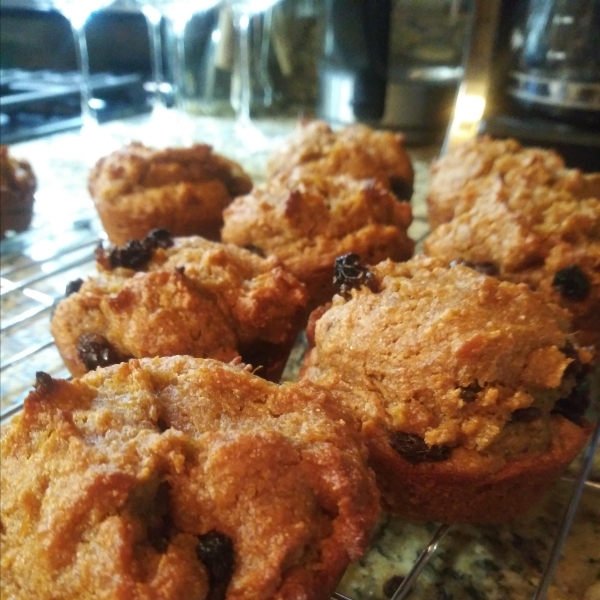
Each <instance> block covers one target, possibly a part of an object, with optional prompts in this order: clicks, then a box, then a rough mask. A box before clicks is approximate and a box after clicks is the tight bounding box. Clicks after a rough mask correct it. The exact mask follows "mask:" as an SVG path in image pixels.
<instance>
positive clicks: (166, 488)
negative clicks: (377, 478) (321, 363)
mask: <svg viewBox="0 0 600 600" xmlns="http://www.w3.org/2000/svg"><path fill="white" fill-rule="evenodd" d="M1 453H2V470H1V474H0V476H1V492H2V528H1V530H0V536H1V541H2V556H1V559H0V564H1V581H2V591H3V597H4V595H5V596H6V598H9V597H10V598H23V599H25V598H36V599H38V600H50V599H55V598H59V597H60V598H61V599H64V600H71V599H73V600H74V599H78V600H87V599H92V598H93V599H100V598H106V599H108V598H110V599H111V600H114V599H122V600H141V599H144V600H150V599H155V598H161V599H164V600H170V599H172V600H180V599H181V598H186V599H189V600H205V599H206V600H218V599H225V600H270V599H273V600H276V599H277V600H283V599H289V598H306V599H307V600H321V599H322V600H325V599H328V598H329V597H330V594H331V593H332V592H333V591H334V589H335V586H336V584H337V582H338V580H339V578H340V577H341V575H342V573H343V571H344V569H345V568H346V566H347V564H348V562H349V561H351V560H356V559H358V558H359V557H360V556H361V554H362V553H363V552H364V550H365V548H366V546H367V543H368V540H369V536H370V532H371V529H372V528H373V526H374V525H375V522H376V520H377V517H378V513H379V494H378V492H377V488H376V486H375V482H374V477H373V474H372V473H371V471H370V470H369V469H368V468H367V467H366V466H365V462H366V450H365V449H364V447H363V446H362V445H361V441H360V438H359V436H358V434H357V432H356V430H355V428H354V426H353V425H352V422H351V420H350V419H349V418H348V417H347V416H346V415H344V413H342V412H341V411H340V409H339V408H338V407H337V404H336V403H335V402H333V400H332V398H331V397H330V396H329V394H328V393H327V392H325V391H323V390H320V389H318V388H315V387H314V386H311V385H302V384H290V385H285V386H277V385H274V384H269V383H267V382H265V381H264V380H262V379H260V378H258V377H255V376H253V375H252V374H251V373H249V372H247V371H246V370H244V369H242V368H241V367H236V366H231V365H226V364H223V363H220V362H218V361H212V360H203V359H193V358H190V357H169V358H161V359H143V360H132V361H130V362H129V363H124V364H121V365H117V366H114V367H109V368H107V369H99V370H98V371H95V372H93V373H89V374H87V375H86V376H85V377H83V378H81V379H76V380H74V381H72V382H68V381H65V380H59V379H52V378H51V377H50V376H48V375H46V374H44V373H38V378H37V387H36V390H35V391H34V392H32V393H31V394H30V395H29V397H28V398H27V399H26V401H25V406H24V411H23V413H22V414H20V415H18V416H17V417H15V419H14V421H13V422H12V423H11V424H10V425H8V426H7V428H6V430H5V431H3V433H2V442H1Z"/></svg>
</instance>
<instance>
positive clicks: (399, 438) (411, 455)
mask: <svg viewBox="0 0 600 600" xmlns="http://www.w3.org/2000/svg"><path fill="white" fill-rule="evenodd" d="M390 446H391V447H392V448H393V449H394V450H395V451H396V452H397V453H398V454H399V455H400V456H402V458H404V459H405V460H407V461H408V462H409V463H411V464H413V465H418V464H419V463H423V462H440V461H442V460H448V459H449V458H450V455H451V454H452V448H450V447H449V446H442V445H437V444H435V445H433V446H428V445H427V444H426V443H425V440H424V439H423V438H421V437H419V436H418V435H415V434H414V433H405V432H403V431H396V432H394V433H393V434H392V435H391V436H390Z"/></svg>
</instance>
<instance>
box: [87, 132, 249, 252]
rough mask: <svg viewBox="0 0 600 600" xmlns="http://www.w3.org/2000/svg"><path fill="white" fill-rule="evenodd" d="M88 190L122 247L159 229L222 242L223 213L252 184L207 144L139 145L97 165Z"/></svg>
mask: <svg viewBox="0 0 600 600" xmlns="http://www.w3.org/2000/svg"><path fill="white" fill-rule="evenodd" d="M88 189H89V192H90V194H91V196H92V198H93V200H94V205H95V206H96V209H97V210H98V215H99V216H100V220H101V221H102V225H103V226H104V229H105V230H106V233H107V235H108V239H109V240H110V241H111V242H112V243H113V244H117V245H123V244H125V243H126V242H128V241H129V240H130V239H142V238H144V237H145V236H146V235H147V234H148V233H149V232H150V231H151V230H152V229H156V228H165V229H168V230H169V231H171V232H172V233H173V235H179V236H185V235H200V236H203V237H205V238H208V239H211V240H218V239H219V230H220V228H221V226H222V224H223V220H222V216H221V213H222V211H223V209H224V208H225V207H226V206H227V205H228V204H229V203H230V202H231V200H232V199H233V198H235V197H236V196H239V195H240V194H246V193H248V192H249V191H250V190H251V189H252V181H251V179H250V177H249V176H248V175H247V174H246V173H245V172H244V171H243V170H242V168H241V167H240V165H239V164H237V163H235V162H233V161H231V160H229V159H227V158H225V157H224V156H221V155H219V154H216V153H214V152H213V151H212V148H211V147H210V146H207V145H206V144H195V145H193V146H191V147H189V148H167V149H164V150H155V149H153V148H148V147H146V146H143V145H142V144H140V143H138V142H134V143H132V144H129V145H128V146H125V147H123V148H122V149H120V150H117V151H115V152H113V153H111V154H109V155H108V156H105V157H103V158H101V159H100V160H99V161H98V162H97V163H96V165H95V166H94V168H93V169H92V171H91V173H90V176H89V181H88Z"/></svg>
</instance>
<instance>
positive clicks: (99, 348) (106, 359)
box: [77, 333, 124, 371]
mask: <svg viewBox="0 0 600 600" xmlns="http://www.w3.org/2000/svg"><path fill="white" fill-rule="evenodd" d="M77 356H78V357H79V360H81V362H82V363H83V364H84V365H85V368H86V369H87V370H88V371H93V370H94V369H96V368H97V367H108V366H109V365H116V364H118V363H120V362H123V360H124V359H123V358H122V357H121V356H120V355H119V353H118V352H117V351H116V350H115V349H114V348H113V347H112V346H111V344H110V343H109V342H108V340H106V339H105V338H103V337H102V336H101V335H98V334H96V333H84V334H82V335H81V336H80V337H79V340H78V341H77Z"/></svg>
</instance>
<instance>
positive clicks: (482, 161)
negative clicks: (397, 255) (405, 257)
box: [427, 136, 600, 229]
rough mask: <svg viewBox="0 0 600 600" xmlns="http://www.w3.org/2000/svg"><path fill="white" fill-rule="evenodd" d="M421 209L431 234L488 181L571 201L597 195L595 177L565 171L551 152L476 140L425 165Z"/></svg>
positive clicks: (467, 205) (512, 143)
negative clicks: (492, 178) (498, 179)
mask: <svg viewBox="0 0 600 600" xmlns="http://www.w3.org/2000/svg"><path fill="white" fill-rule="evenodd" d="M430 172H431V178H430V184H429V189H428V194H427V208H428V213H429V222H430V224H431V228H432V229H435V228H436V227H437V226H438V225H440V224H442V223H447V222H448V221H450V220H451V219H452V218H453V217H454V216H456V215H459V214H461V213H462V212H464V211H465V210H467V209H468V208H470V207H471V206H472V205H473V203H474V202H475V200H476V199H477V198H478V197H479V195H480V194H482V193H485V191H486V189H487V186H488V181H489V180H486V179H485V178H486V177H487V176H488V175H496V174H497V175H500V176H501V177H502V178H503V179H504V180H505V181H506V182H507V183H508V184H510V185H513V184H519V183H522V184H526V185H528V186H529V187H537V186H543V187H545V188H550V189H552V190H558V191H560V190H564V191H568V192H570V193H571V194H572V195H573V196H575V197H577V198H587V197H590V196H594V195H595V196H598V195H599V194H600V173H589V174H584V173H582V172H581V171H580V170H578V169H567V168H566V167H565V163H564V161H563V159H562V158H561V157H560V156H559V155H558V154H557V153H556V152H554V151H553V150H546V149H542V148H523V147H522V146H521V144H519V142H517V140H514V139H506V140H499V139H494V138H491V137H490V136H482V137H480V138H477V139H474V140H472V141H469V142H466V143H465V144H463V145H461V146H459V147H457V148H456V149H455V150H453V151H451V152H449V153H448V154H447V155H445V156H443V157H442V158H440V159H438V160H436V161H434V162H433V164H432V165H431V169H430Z"/></svg>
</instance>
